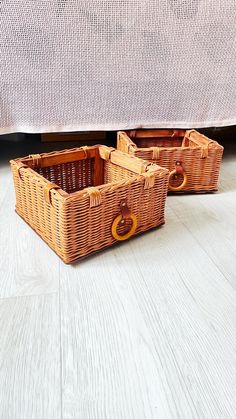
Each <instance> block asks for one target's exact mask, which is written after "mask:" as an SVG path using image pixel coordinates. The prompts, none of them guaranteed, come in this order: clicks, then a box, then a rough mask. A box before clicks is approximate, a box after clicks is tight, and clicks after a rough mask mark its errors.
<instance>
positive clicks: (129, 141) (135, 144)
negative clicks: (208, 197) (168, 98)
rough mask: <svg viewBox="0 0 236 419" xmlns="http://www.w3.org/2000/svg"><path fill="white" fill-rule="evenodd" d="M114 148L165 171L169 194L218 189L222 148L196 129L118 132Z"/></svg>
mask: <svg viewBox="0 0 236 419" xmlns="http://www.w3.org/2000/svg"><path fill="white" fill-rule="evenodd" d="M117 148H118V150H120V151H123V152H125V153H128V154H130V155H132V156H136V157H140V158H142V159H145V160H148V161H150V162H153V163H157V164H158V165H160V166H162V167H165V168H167V169H168V170H169V171H170V178H169V191H171V192H210V191H216V190H217V184H218V177H219V171H220V164H221V159H222V154H223V150H224V149H223V147H222V146H221V145H219V144H218V143H217V142H216V141H213V140H210V139H209V138H207V137H205V136H204V135H202V134H200V133H199V132H197V131H195V130H190V131H185V130H158V129H155V130H137V131H127V132H118V138H117Z"/></svg>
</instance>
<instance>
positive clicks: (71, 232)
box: [10, 146, 169, 263]
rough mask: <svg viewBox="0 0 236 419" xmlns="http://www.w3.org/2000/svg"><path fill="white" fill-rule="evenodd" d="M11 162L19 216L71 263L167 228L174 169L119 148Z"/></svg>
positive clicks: (66, 152) (89, 149)
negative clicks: (131, 154) (103, 249)
mask: <svg viewBox="0 0 236 419" xmlns="http://www.w3.org/2000/svg"><path fill="white" fill-rule="evenodd" d="M10 163H11V168H12V172H13V178H14V186H15V192H16V211H17V213H18V214H19V215H20V216H21V217H22V218H23V219H24V220H25V221H26V222H27V223H28V224H29V225H30V226H31V227H32V228H33V229H34V230H35V231H36V232H37V233H38V234H39V235H40V236H41V237H42V238H43V239H44V240H45V241H46V242H47V243H48V244H49V246H50V247H51V248H52V249H53V250H54V251H55V252H56V253H57V254H58V255H59V256H60V257H61V258H62V259H63V261H64V262H66V263H70V262H73V261H75V260H77V259H79V258H82V257H85V256H87V255H89V254H91V253H93V252H96V251H98V250H100V249H102V248H105V247H108V246H111V245H112V244H114V243H116V242H118V241H123V240H126V239H128V238H130V237H131V236H132V235H134V234H138V233H141V232H143V231H145V230H148V229H150V228H152V227H156V226H158V225H161V224H163V223H164V209H165V201H166V194H167V188H168V176H169V172H168V170H166V169H163V168H161V167H159V166H157V165H155V164H150V163H149V162H146V161H143V160H141V159H138V158H136V157H132V156H129V155H128V154H125V153H121V152H120V151H117V150H115V149H114V148H109V147H106V146H93V147H82V148H75V149H71V150H64V151H58V152H53V153H45V154H37V155H31V156H28V157H24V158H19V159H16V160H12V161H11V162H10Z"/></svg>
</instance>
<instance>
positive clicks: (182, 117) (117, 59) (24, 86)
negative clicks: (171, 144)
mask: <svg viewBox="0 0 236 419" xmlns="http://www.w3.org/2000/svg"><path fill="white" fill-rule="evenodd" d="M0 22H1V23H0V24H1V32H0V49H1V51H0V52H1V54H0V57H1V58H0V133H2V134H4V133H11V132H29V133H34V132H55V131H57V132H58V131H81V130H89V131H91V130H117V129H133V128H139V127H143V128H154V127H162V128H165V127H173V128H192V127H196V128H197V127H207V126H226V125H234V124H236V41H235V40H236V2H235V0H225V1H221V0H208V1H206V0H185V1H184V0H165V1H163V0H34V1H32V0H0Z"/></svg>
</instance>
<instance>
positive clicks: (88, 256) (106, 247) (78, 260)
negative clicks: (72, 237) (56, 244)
mask: <svg viewBox="0 0 236 419" xmlns="http://www.w3.org/2000/svg"><path fill="white" fill-rule="evenodd" d="M15 212H16V213H17V215H19V216H20V218H21V219H22V220H23V221H24V222H25V223H26V224H27V225H28V226H29V227H30V228H31V230H33V231H34V232H35V233H36V234H37V235H38V236H39V237H40V239H42V240H43V241H44V243H46V245H47V246H48V247H49V249H51V250H52V251H53V252H54V253H55V254H56V255H57V256H58V257H59V258H60V259H61V260H62V262H64V263H65V264H66V265H75V264H76V263H78V262H80V261H83V260H84V259H88V258H90V257H93V256H94V255H96V254H97V253H100V252H102V251H103V250H106V249H110V248H111V247H114V246H115V247H117V246H122V243H121V242H115V243H113V244H112V245H108V246H104V247H102V248H101V249H98V250H96V251H94V252H91V253H88V255H86V256H81V257H79V258H76V259H74V260H72V261H66V260H64V259H63V258H62V257H61V256H60V255H59V254H58V253H57V252H56V251H55V250H54V249H53V248H52V247H51V246H50V245H49V244H48V243H47V242H46V240H45V239H44V238H43V236H41V235H40V233H39V232H38V231H36V230H35V229H34V228H33V227H32V226H31V225H30V224H29V223H28V222H27V221H26V220H25V218H24V217H23V216H22V215H21V213H20V212H19V211H17V208H15ZM164 224H165V220H161V221H160V224H158V225H157V226H154V227H151V228H149V229H147V230H144V231H139V232H138V233H135V234H134V235H133V236H132V237H130V238H129V239H128V240H127V241H130V240H132V239H134V238H135V237H137V236H139V235H140V234H143V233H147V232H149V231H152V230H155V229H156V228H159V227H162V226H163V225H164Z"/></svg>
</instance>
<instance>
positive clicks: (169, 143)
mask: <svg viewBox="0 0 236 419" xmlns="http://www.w3.org/2000/svg"><path fill="white" fill-rule="evenodd" d="M183 139H184V137H183V136H182V137H152V138H148V137H146V138H145V137H144V138H135V139H133V141H134V143H135V144H136V145H137V147H138V148H148V147H166V148H169V147H182V144H183Z"/></svg>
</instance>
